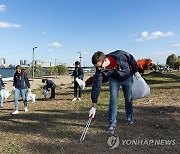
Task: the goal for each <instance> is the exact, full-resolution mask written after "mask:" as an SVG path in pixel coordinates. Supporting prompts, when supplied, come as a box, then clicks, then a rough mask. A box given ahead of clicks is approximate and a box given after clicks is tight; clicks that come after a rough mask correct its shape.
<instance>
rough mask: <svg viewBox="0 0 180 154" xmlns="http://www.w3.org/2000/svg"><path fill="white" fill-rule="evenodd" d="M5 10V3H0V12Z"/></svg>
mask: <svg viewBox="0 0 180 154" xmlns="http://www.w3.org/2000/svg"><path fill="white" fill-rule="evenodd" d="M5 11H6V5H3V4H1V5H0V12H5Z"/></svg>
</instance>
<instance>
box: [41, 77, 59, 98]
mask: <svg viewBox="0 0 180 154" xmlns="http://www.w3.org/2000/svg"><path fill="white" fill-rule="evenodd" d="M42 83H46V85H45V88H46V90H48V89H49V88H51V97H50V98H49V99H54V98H55V89H56V84H55V83H54V82H53V81H52V80H48V79H42Z"/></svg>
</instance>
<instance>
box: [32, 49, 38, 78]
mask: <svg viewBox="0 0 180 154" xmlns="http://www.w3.org/2000/svg"><path fill="white" fill-rule="evenodd" d="M36 48H37V47H34V48H33V61H32V78H33V80H34V50H35V49H36Z"/></svg>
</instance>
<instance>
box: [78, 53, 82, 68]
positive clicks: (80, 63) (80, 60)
mask: <svg viewBox="0 0 180 154" xmlns="http://www.w3.org/2000/svg"><path fill="white" fill-rule="evenodd" d="M78 53H79V54H80V55H79V59H80V66H81V58H82V56H81V52H78Z"/></svg>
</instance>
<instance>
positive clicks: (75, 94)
mask: <svg viewBox="0 0 180 154" xmlns="http://www.w3.org/2000/svg"><path fill="white" fill-rule="evenodd" d="M78 88H79V91H78ZM78 92H79V93H78ZM81 93H82V89H81V88H80V86H79V84H78V83H77V81H74V97H75V98H77V97H79V98H81Z"/></svg>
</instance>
